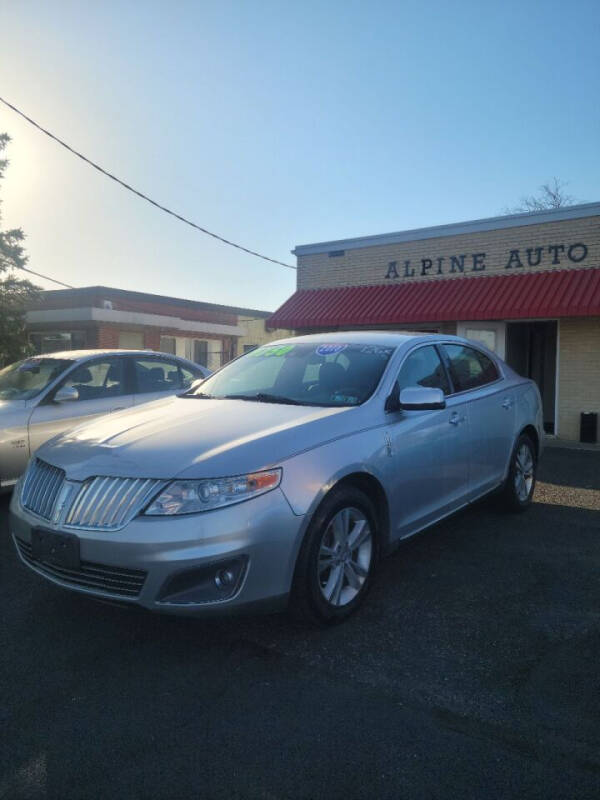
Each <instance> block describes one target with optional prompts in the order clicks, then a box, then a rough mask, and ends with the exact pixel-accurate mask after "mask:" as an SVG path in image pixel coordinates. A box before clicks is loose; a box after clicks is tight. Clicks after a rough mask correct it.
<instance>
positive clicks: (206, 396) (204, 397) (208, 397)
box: [179, 392, 215, 400]
mask: <svg viewBox="0 0 600 800" xmlns="http://www.w3.org/2000/svg"><path fill="white" fill-rule="evenodd" d="M179 397H199V398H200V400H214V399H215V396H214V395H212V394H206V392H195V393H194V394H190V393H189V392H185V393H184V394H180V395H179Z"/></svg>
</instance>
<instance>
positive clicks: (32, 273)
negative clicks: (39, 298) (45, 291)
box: [17, 267, 75, 289]
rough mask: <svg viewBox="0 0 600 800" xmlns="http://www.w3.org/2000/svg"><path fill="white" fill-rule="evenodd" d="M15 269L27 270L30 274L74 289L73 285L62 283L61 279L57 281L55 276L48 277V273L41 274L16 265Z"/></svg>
mask: <svg viewBox="0 0 600 800" xmlns="http://www.w3.org/2000/svg"><path fill="white" fill-rule="evenodd" d="M17 269H22V270H23V272H29V274H30V275H37V277H38V278H44V280H46V281H52V283H58V285H59V286H66V288H67V289H74V288H75V287H74V286H71V284H70V283H63V281H57V280H56V278H49V277H48V275H42V273H41V272H34V271H33V270H32V269H27V267H17Z"/></svg>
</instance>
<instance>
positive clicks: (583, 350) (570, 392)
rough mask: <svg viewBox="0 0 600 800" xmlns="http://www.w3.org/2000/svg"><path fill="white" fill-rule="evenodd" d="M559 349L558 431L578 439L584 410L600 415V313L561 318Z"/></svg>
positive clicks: (561, 436)
mask: <svg viewBox="0 0 600 800" xmlns="http://www.w3.org/2000/svg"><path fill="white" fill-rule="evenodd" d="M558 353H559V356H558V408H559V413H558V435H559V437H560V438H561V439H575V440H578V439H579V419H580V416H579V415H580V414H581V412H582V411H595V412H597V413H598V414H599V415H600V317H588V318H581V319H562V320H560V323H559V343H558Z"/></svg>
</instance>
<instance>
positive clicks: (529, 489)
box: [503, 434, 537, 511]
mask: <svg viewBox="0 0 600 800" xmlns="http://www.w3.org/2000/svg"><path fill="white" fill-rule="evenodd" d="M536 472H537V462H536V453H535V446H534V444H533V442H532V441H531V439H530V438H529V436H527V434H521V436H519V438H518V440H517V443H516V445H515V449H514V450H513V454H512V458H511V462H510V468H509V470H508V478H507V479H506V483H505V485H504V491H503V500H504V504H505V506H506V507H507V508H508V509H509V511H524V510H525V509H526V508H528V507H529V506H530V505H531V501H532V499H533V492H534V489H535V479H536Z"/></svg>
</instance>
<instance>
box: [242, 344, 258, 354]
mask: <svg viewBox="0 0 600 800" xmlns="http://www.w3.org/2000/svg"><path fill="white" fill-rule="evenodd" d="M257 347H258V345H257V344H245V345H244V353H250V352H251V351H252V350H256V348H257Z"/></svg>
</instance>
